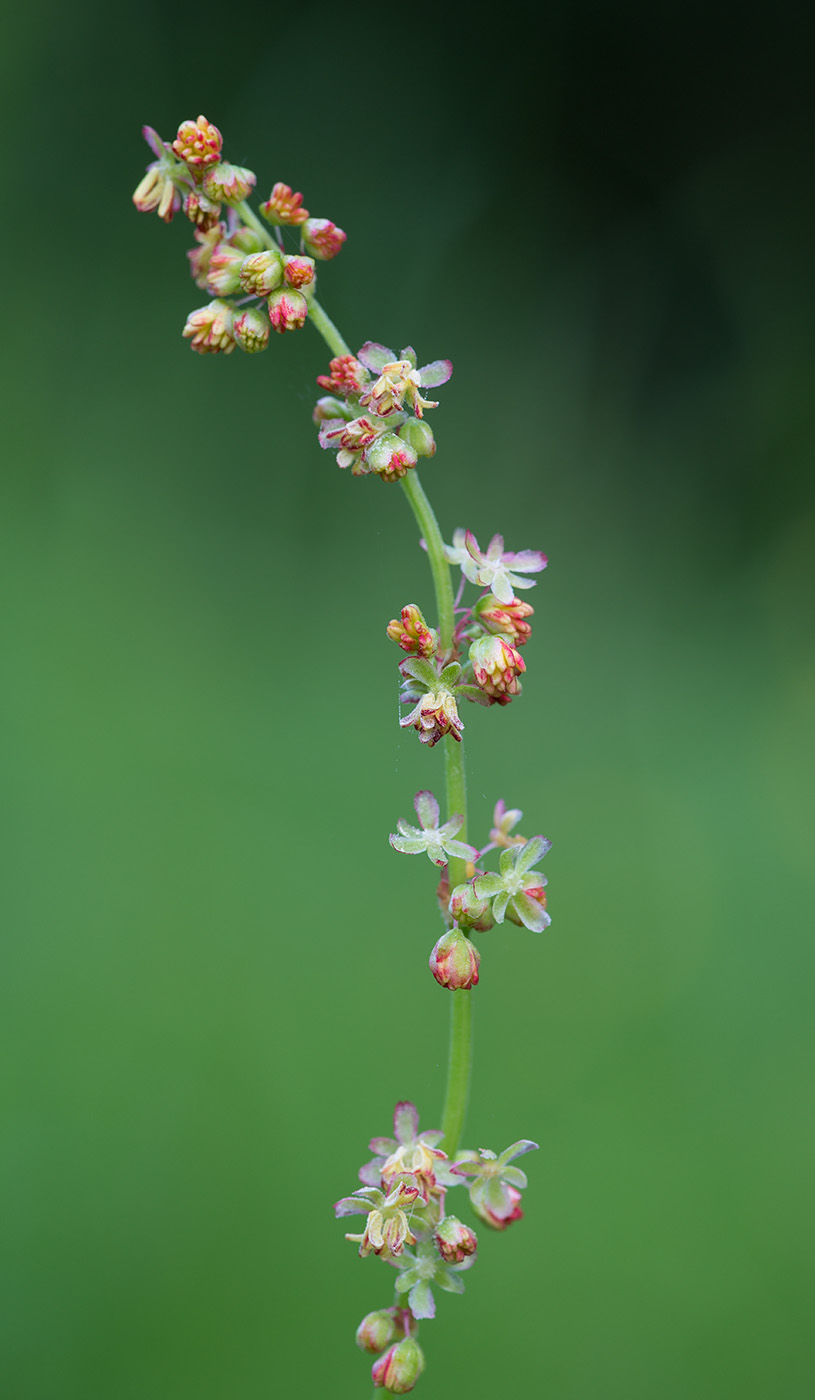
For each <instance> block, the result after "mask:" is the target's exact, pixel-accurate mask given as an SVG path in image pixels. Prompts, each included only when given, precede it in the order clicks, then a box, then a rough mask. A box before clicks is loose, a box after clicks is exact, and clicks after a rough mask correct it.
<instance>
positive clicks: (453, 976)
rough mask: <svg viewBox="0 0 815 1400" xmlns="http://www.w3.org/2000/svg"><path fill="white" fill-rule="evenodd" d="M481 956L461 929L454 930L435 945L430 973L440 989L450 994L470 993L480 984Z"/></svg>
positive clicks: (431, 957) (430, 959) (444, 935)
mask: <svg viewBox="0 0 815 1400" xmlns="http://www.w3.org/2000/svg"><path fill="white" fill-rule="evenodd" d="M480 962H481V954H480V953H479V951H478V949H477V948H476V946H475V944H474V943H471V942H470V940H469V938H467V937H466V935H465V934H463V933H462V931H461V929H460V928H452V929H451V930H450V932H449V933H445V934H443V935H442V937H441V938H440V939H439V941H438V943H437V944H436V945H435V947H434V949H433V951H432V953H431V954H430V958H429V967H430V971H431V972H432V973H433V976H434V977H435V979H436V981H437V982H438V984H439V986H440V987H446V988H447V990H448V991H450V992H462V991H468V990H469V988H470V987H474V986H475V985H476V983H477V982H478V968H479V964H480Z"/></svg>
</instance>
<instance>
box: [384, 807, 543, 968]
mask: <svg viewBox="0 0 815 1400" xmlns="http://www.w3.org/2000/svg"><path fill="white" fill-rule="evenodd" d="M414 807H415V808H416V814H417V816H418V818H419V826H418V827H415V826H411V825H409V824H408V823H407V822H406V821H403V820H402V818H401V817H400V818H399V821H398V822H397V824H396V825H397V831H398V835H397V834H393V833H392V834H391V836H390V838H389V839H390V843H391V845H392V846H393V848H394V850H395V851H401V852H402V854H404V855H419V854H421V853H422V852H426V853H427V855H428V856H429V857H430V859H431V860H432V861H433V863H434V864H435V865H438V866H442V867H444V872H445V873H444V875H443V876H442V879H441V883H440V884H439V889H438V898H439V905H440V908H441V913H442V917H443V919H444V921H445V924H446V925H447V932H446V933H444V934H443V935H442V937H441V938H440V939H439V940H438V942H437V943H436V944H435V946H434V948H433V951H432V953H431V954H430V970H431V972H432V973H433V976H434V977H435V979H436V981H437V982H438V983H439V985H440V986H442V987H447V988H448V990H449V991H462V990H467V989H469V988H470V987H474V986H475V985H476V984H477V982H478V975H479V971H478V970H479V966H480V963H481V954H480V953H479V951H478V949H477V948H476V947H475V945H474V944H473V943H472V942H471V941H470V939H469V937H468V934H469V933H470V932H472V931H473V930H474V929H475V930H479V931H480V932H482V933H483V932H486V931H487V930H488V929H491V928H493V927H494V926H495V924H502V923H503V922H504V920H505V919H509V920H510V921H511V922H512V923H514V924H517V925H518V926H519V927H520V926H523V927H525V928H528V929H531V930H533V931H534V932H536V933H540V932H541V931H542V930H543V929H545V928H547V927H548V925H549V924H550V923H551V922H552V920H551V917H550V915H549V914H548V913H547V911H546V883H547V881H546V876H545V875H542V874H541V872H540V871H539V870H535V869H534V867H535V866H536V865H537V863H538V861H540V860H541V859H542V858H543V856H545V855H546V852H547V851H548V850H549V849H550V847H551V844H552V843H551V841H548V840H547V839H546V837H544V836H533V837H532V838H531V840H529V841H526V840H525V839H524V837H522V836H511V835H510V833H511V831H512V829H513V827H514V826H517V824H518V822H519V821H520V820H521V817H522V816H523V813H522V812H520V811H518V809H517V808H511V809H507V807H506V805H505V804H504V802H503V801H500V802H498V803H497V804H496V807H495V811H494V813H493V825H492V828H491V830H490V839H489V841H488V842H487V843H486V845H484V846H482V847H481V849H480V850H478V849H476V847H475V846H470V845H468V844H467V843H466V842H464V841H459V840H457V839H456V838H457V837H458V834H459V832H460V831H461V828H462V826H463V825H464V818H463V817H462V816H452V817H451V818H450V819H449V821H446V822H445V823H444V825H443V826H440V825H439V804H438V802H437V801H436V798H435V797H434V796H433V793H432V792H417V794H416V797H415V799H414ZM496 849H499V850H500V852H501V854H500V856H499V858H498V871H497V872H495V873H493V872H491V871H484V870H482V869H479V862H480V861H481V859H482V858H483V857H484V856H485V855H487V854H488V853H489V852H490V851H494V850H496ZM451 859H453V860H462V861H464V862H465V863H466V873H467V877H468V878H467V881H466V882H465V883H464V884H460V885H456V886H455V888H454V889H453V890H452V891H451V889H450V882H449V880H448V878H447V868H446V867H447V864H448V862H449V860H451Z"/></svg>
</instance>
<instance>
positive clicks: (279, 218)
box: [260, 182, 308, 224]
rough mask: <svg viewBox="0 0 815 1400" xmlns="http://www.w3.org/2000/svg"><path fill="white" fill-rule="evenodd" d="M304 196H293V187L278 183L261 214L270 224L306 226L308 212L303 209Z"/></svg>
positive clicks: (262, 205) (261, 208)
mask: <svg viewBox="0 0 815 1400" xmlns="http://www.w3.org/2000/svg"><path fill="white" fill-rule="evenodd" d="M302 204H303V196H302V195H301V194H292V191H291V186H290V185H284V184H283V183H282V182H278V183H277V184H276V185H275V187H274V189H273V190H272V193H271V194H270V195H269V198H268V199H267V200H266V202H265V203H264V204H261V206H260V212H261V214H262V215H263V217H264V219H268V221H269V223H270V224H304V223H305V221H306V219H307V218H308V210H307V209H303V207H302Z"/></svg>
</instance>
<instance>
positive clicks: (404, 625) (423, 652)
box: [387, 603, 439, 656]
mask: <svg viewBox="0 0 815 1400" xmlns="http://www.w3.org/2000/svg"><path fill="white" fill-rule="evenodd" d="M387 631H388V636H389V637H390V639H391V641H392V642H396V643H397V644H398V645H399V646H400V647H401V648H402V651H406V652H408V654H409V655H411V656H435V654H436V652H437V651H438V649H439V634H438V632H437V631H436V629H435V627H428V625H427V623H426V622H425V620H424V617H423V615H422V610H421V608H418V607H417V606H416V604H415V603H408V605H407V607H404V608H403V609H402V617H401V621H400V620H399V618H392V619H391V621H390V622H389V623H388V628H387Z"/></svg>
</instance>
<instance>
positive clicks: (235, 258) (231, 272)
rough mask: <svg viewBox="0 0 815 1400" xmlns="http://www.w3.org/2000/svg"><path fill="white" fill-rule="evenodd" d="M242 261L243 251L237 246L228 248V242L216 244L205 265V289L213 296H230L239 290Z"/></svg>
mask: <svg viewBox="0 0 815 1400" xmlns="http://www.w3.org/2000/svg"><path fill="white" fill-rule="evenodd" d="M242 263H243V253H242V252H240V250H239V249H238V248H230V246H229V244H228V243H219V244H217V246H216V247H215V248H214V249H213V250H212V254H211V256H210V259H209V266H208V267H207V278H206V285H207V291H209V292H212V295H213V296H214V297H223V296H230V295H231V294H232V292H237V291H239V290H240V286H241V279H240V270H241V264H242Z"/></svg>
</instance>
